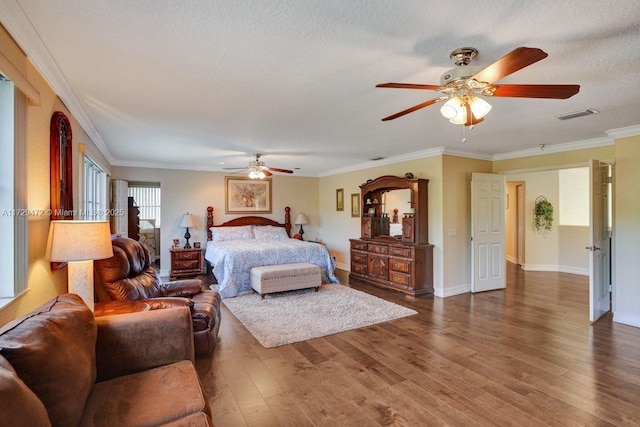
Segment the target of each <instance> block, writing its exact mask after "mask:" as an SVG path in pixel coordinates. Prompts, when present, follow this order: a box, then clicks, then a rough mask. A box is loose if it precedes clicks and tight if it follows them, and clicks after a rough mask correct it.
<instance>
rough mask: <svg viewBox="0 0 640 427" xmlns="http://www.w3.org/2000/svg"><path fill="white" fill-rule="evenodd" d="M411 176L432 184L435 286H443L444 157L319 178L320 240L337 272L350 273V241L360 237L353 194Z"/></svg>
mask: <svg viewBox="0 0 640 427" xmlns="http://www.w3.org/2000/svg"><path fill="white" fill-rule="evenodd" d="M407 172H412V173H413V175H414V176H415V177H416V178H426V179H428V180H429V185H428V191H429V212H428V220H429V243H432V244H434V245H435V248H434V282H435V283H439V284H441V283H442V215H441V213H442V156H433V157H428V158H424V159H417V160H411V161H407V162H401V163H395V164H391V165H382V166H377V167H372V168H369V169H363V170H359V171H354V172H348V173H342V174H338V175H332V176H327V177H322V178H320V217H321V219H322V223H321V228H320V236H321V238H322V240H323V241H325V242H326V243H327V246H328V248H329V251H330V252H331V253H332V255H333V256H334V257H335V258H336V261H337V263H338V268H341V269H343V270H347V271H348V270H349V269H350V255H349V239H355V238H359V237H360V218H352V217H351V194H352V193H357V194H360V187H359V186H360V185H361V184H363V183H365V182H366V181H367V180H368V179H375V178H377V177H379V176H382V175H396V176H404V174H405V173H407ZM338 188H343V189H344V194H345V207H344V211H336V189H338Z"/></svg>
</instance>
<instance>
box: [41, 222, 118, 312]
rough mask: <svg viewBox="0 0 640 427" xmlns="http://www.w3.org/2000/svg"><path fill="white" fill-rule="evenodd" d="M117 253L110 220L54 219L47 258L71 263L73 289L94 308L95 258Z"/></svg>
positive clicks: (52, 260)
mask: <svg viewBox="0 0 640 427" xmlns="http://www.w3.org/2000/svg"><path fill="white" fill-rule="evenodd" d="M112 256H113V247H112V246H111V230H110V227H109V222H107V221H51V224H50V225H49V238H48V240H47V251H46V254H45V257H46V258H48V259H49V261H51V262H68V263H69V279H68V280H69V292H71V293H74V294H77V295H79V296H80V298H82V300H83V301H84V302H85V303H86V304H87V306H89V308H90V309H91V311H93V300H94V296H93V260H94V259H105V258H111V257H112Z"/></svg>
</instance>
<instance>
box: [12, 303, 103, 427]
mask: <svg viewBox="0 0 640 427" xmlns="http://www.w3.org/2000/svg"><path fill="white" fill-rule="evenodd" d="M97 334H98V329H97V326H96V322H95V319H94V317H93V313H92V312H91V310H90V309H89V308H88V307H87V306H86V305H85V303H84V302H83V301H82V300H81V299H80V297H79V296H77V295H75V294H64V295H59V296H57V297H56V298H54V299H52V300H50V301H48V302H47V303H46V304H44V305H43V306H42V307H40V308H38V309H36V310H33V311H32V312H30V313H28V314H25V315H24V316H22V317H20V318H18V319H16V320H14V321H12V322H10V323H8V324H6V325H5V326H4V327H2V328H0V355H1V356H2V357H4V358H5V359H6V360H7V361H8V362H9V363H10V364H11V367H12V368H13V369H14V370H15V372H16V373H17V374H18V377H20V380H22V381H23V382H24V383H25V384H26V386H27V387H29V389H31V391H32V392H33V393H34V394H35V395H36V396H37V397H38V398H39V399H40V401H41V402H42V403H43V404H44V406H45V408H46V409H47V412H48V414H49V418H50V420H51V424H53V425H59V426H77V425H78V424H80V418H81V416H82V411H83V409H84V404H85V401H86V400H87V397H88V396H89V393H90V392H91V389H92V387H93V384H94V383H95V380H96V339H97Z"/></svg>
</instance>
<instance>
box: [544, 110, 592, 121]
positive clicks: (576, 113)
mask: <svg viewBox="0 0 640 427" xmlns="http://www.w3.org/2000/svg"><path fill="white" fill-rule="evenodd" d="M598 113H599V111H598V110H594V109H593V108H587V109H586V110H580V111H573V112H571V113H566V114H559V115H557V116H553V118H554V119H558V120H569V119H575V118H576V117H582V116H589V115H591V114H598Z"/></svg>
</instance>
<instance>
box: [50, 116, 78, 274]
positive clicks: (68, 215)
mask: <svg viewBox="0 0 640 427" xmlns="http://www.w3.org/2000/svg"><path fill="white" fill-rule="evenodd" d="M72 137H73V133H72V131H71V123H70V122H69V119H68V118H67V116H66V115H65V114H64V113H63V112H62V111H56V112H55V113H53V116H52V117H51V135H50V145H49V149H50V158H51V162H50V169H49V170H50V174H51V195H50V197H51V220H60V219H73V158H72V157H73V156H72V144H71V140H72ZM65 265H66V263H60V262H52V263H51V268H53V269H54V270H57V269H60V268H62V267H64V266H65Z"/></svg>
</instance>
